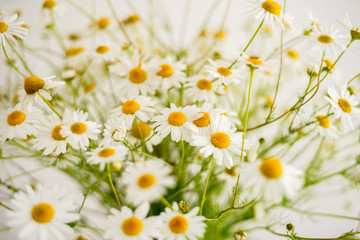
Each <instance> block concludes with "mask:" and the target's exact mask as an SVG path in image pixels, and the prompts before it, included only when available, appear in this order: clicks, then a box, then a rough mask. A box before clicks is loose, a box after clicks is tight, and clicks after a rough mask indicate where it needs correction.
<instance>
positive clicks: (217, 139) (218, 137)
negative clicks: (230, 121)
mask: <svg viewBox="0 0 360 240" xmlns="http://www.w3.org/2000/svg"><path fill="white" fill-rule="evenodd" d="M210 141H211V143H212V144H213V145H214V146H215V147H216V148H220V149H223V148H227V147H228V146H229V145H230V138H229V135H227V134H226V133H224V132H217V133H214V134H213V135H211V139H210Z"/></svg>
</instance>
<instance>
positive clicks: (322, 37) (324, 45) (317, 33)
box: [309, 26, 343, 56]
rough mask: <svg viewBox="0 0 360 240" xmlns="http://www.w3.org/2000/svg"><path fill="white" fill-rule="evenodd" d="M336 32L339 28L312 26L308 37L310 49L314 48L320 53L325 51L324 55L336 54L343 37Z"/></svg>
mask: <svg viewBox="0 0 360 240" xmlns="http://www.w3.org/2000/svg"><path fill="white" fill-rule="evenodd" d="M338 32H339V30H338V29H334V27H331V28H330V27H328V26H324V27H321V28H318V27H314V28H313V32H312V34H311V36H310V38H309V41H310V43H309V44H310V48H311V50H315V51H317V52H318V53H320V54H322V53H323V52H325V56H327V55H330V56H336V52H337V49H342V48H343V46H342V44H341V39H342V38H343V37H342V36H341V35H340V34H338Z"/></svg>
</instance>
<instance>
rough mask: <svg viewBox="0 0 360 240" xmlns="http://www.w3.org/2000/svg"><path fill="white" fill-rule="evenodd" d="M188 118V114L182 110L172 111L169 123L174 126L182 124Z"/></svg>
mask: <svg viewBox="0 0 360 240" xmlns="http://www.w3.org/2000/svg"><path fill="white" fill-rule="evenodd" d="M186 120H187V119H186V116H185V114H183V113H182V112H172V113H170V114H169V116H168V123H169V124H170V125H172V126H181V125H183V124H184V123H185V122H186Z"/></svg>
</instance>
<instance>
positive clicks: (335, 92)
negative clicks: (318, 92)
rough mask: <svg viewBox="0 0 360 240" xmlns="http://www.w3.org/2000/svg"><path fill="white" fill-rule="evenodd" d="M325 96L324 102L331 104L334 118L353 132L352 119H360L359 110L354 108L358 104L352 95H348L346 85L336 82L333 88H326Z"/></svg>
mask: <svg viewBox="0 0 360 240" xmlns="http://www.w3.org/2000/svg"><path fill="white" fill-rule="evenodd" d="M327 93H328V94H329V97H327V96H325V98H326V100H327V101H328V102H329V103H330V104H331V106H332V109H333V111H334V116H335V118H340V119H341V123H342V124H343V126H344V127H346V128H350V129H352V130H354V124H353V119H354V118H355V119H357V120H359V119H360V109H359V108H357V107H356V106H357V105H358V104H359V102H358V101H357V100H356V99H355V96H354V95H350V92H349V91H348V90H347V86H346V84H343V83H341V82H340V81H339V80H336V81H335V82H334V84H333V86H330V87H328V90H327Z"/></svg>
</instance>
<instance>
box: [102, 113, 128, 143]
mask: <svg viewBox="0 0 360 240" xmlns="http://www.w3.org/2000/svg"><path fill="white" fill-rule="evenodd" d="M125 136H126V127H125V120H124V119H123V118H119V117H115V118H110V119H109V120H108V121H107V122H106V123H105V129H104V133H103V137H104V138H103V140H101V143H100V145H102V146H104V145H111V144H112V143H115V142H121V141H123V140H124V139H125Z"/></svg>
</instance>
